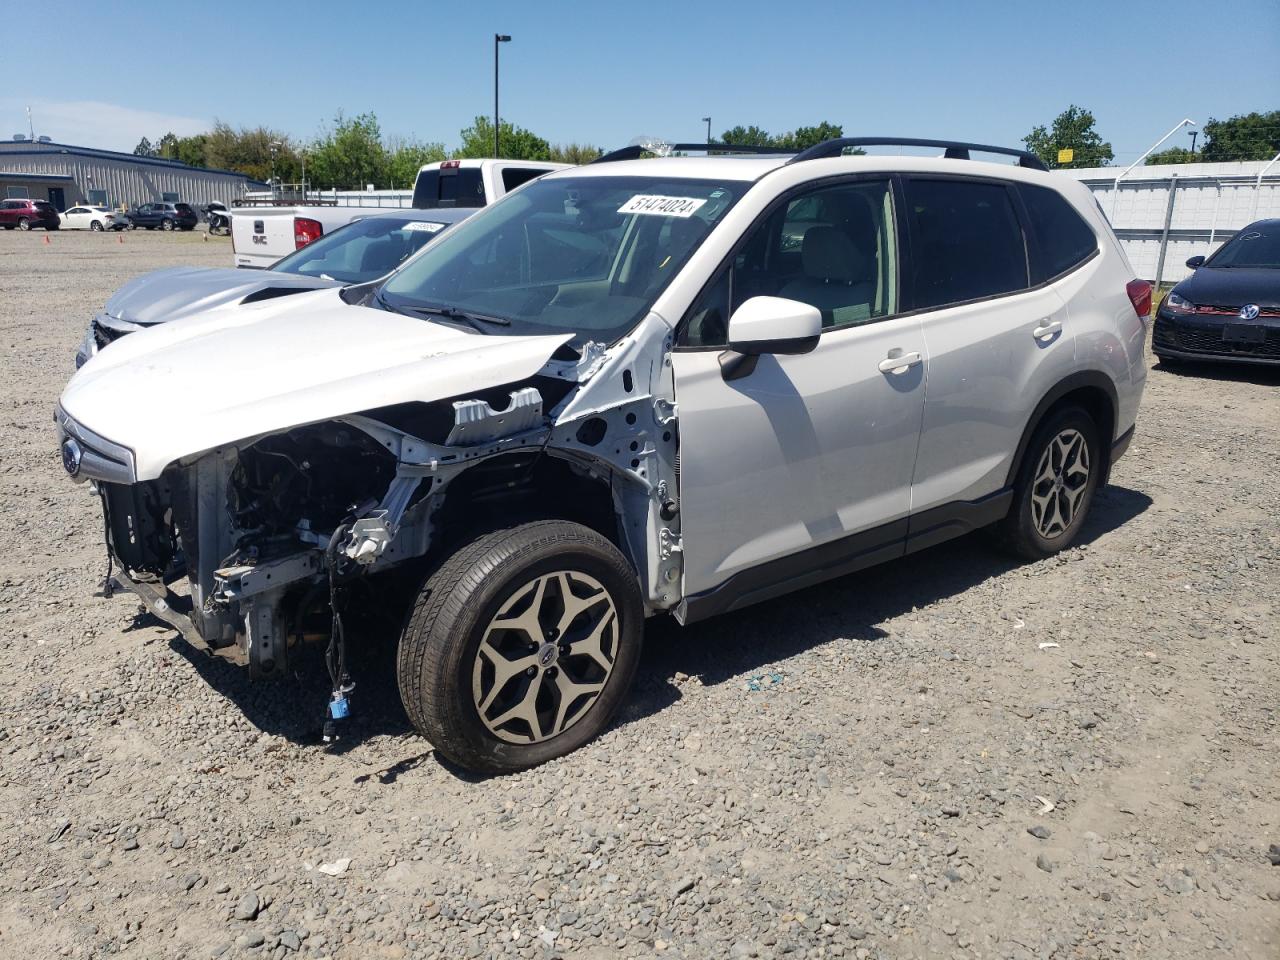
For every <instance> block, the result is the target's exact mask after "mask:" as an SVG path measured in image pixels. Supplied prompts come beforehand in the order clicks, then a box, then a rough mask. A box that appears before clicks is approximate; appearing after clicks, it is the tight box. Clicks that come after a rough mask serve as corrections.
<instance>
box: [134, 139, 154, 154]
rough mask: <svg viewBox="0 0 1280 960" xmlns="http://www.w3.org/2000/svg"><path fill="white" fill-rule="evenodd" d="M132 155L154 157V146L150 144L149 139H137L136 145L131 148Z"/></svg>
mask: <svg viewBox="0 0 1280 960" xmlns="http://www.w3.org/2000/svg"><path fill="white" fill-rule="evenodd" d="M133 155H134V156H135V157H154V156H155V155H156V148H155V147H153V146H152V145H151V141H150V140H148V139H147V138H146V137H143V138H142V139H141V140H139V141H138V145H137V146H136V147H134V148H133Z"/></svg>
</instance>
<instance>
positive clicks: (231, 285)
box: [76, 209, 475, 369]
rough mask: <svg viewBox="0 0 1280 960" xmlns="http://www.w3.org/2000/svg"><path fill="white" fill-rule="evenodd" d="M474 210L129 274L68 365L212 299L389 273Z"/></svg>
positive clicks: (281, 292) (419, 214) (225, 300)
mask: <svg viewBox="0 0 1280 960" xmlns="http://www.w3.org/2000/svg"><path fill="white" fill-rule="evenodd" d="M474 212H475V211H474V210H469V209H459V210H447V209H446V210H397V211H395V212H393V213H385V214H379V215H378V216H373V217H366V218H364V219H362V220H356V221H353V222H352V223H349V224H347V225H346V226H344V227H342V228H341V229H338V230H335V231H334V232H333V233H330V234H328V235H327V236H324V237H321V238H320V239H319V240H316V241H315V242H314V243H309V244H307V246H305V247H303V248H302V249H301V250H299V251H297V252H296V253H293V254H290V255H289V256H287V257H285V258H284V259H282V260H280V261H278V262H277V263H275V264H274V265H273V266H272V267H271V268H270V269H268V270H266V271H262V272H257V271H254V272H249V271H245V270H236V269H233V268H227V269H225V270H222V269H216V268H211V267H168V268H166V269H164V270H156V271H154V272H152V273H148V274H144V275H143V276H141V277H138V278H137V279H136V280H130V281H129V282H128V283H126V284H125V285H124V286H123V287H121V288H120V289H119V290H117V291H116V292H115V293H114V294H112V296H111V299H110V300H108V301H107V305H106V306H105V307H104V308H103V309H102V312H101V313H99V314H98V315H97V316H95V317H94V318H93V320H92V321H90V323H89V329H88V330H87V331H86V332H85V335H84V339H83V340H82V341H81V342H80V346H79V348H78V349H77V350H76V368H77V369H79V368H80V367H82V366H84V365H85V363H87V362H88V360H89V358H90V357H92V356H93V355H94V354H96V353H97V352H98V351H99V350H101V349H102V348H103V347H105V346H107V345H108V344H110V343H112V342H113V341H115V340H118V339H119V338H120V337H122V336H124V335H125V334H127V333H134V332H136V331H138V330H143V329H145V328H147V327H152V326H155V325H156V324H158V323H166V322H168V321H171V320H180V319H182V318H183V317H186V316H191V315H193V314H197V313H203V312H205V311H207V310H211V309H214V308H218V307H226V306H234V305H237V304H245V303H254V302H255V301H259V300H267V299H270V298H272V297H281V296H286V295H288V294H290V293H299V292H301V291H303V290H318V289H320V288H322V287H342V286H346V285H348V284H352V283H366V282H368V281H370V280H376V279H378V278H379V277H382V276H385V275H386V274H388V273H390V272H391V271H392V270H394V269H395V268H396V267H398V266H399V265H400V264H402V263H404V261H405V260H407V259H408V258H409V257H411V256H413V255H414V254H415V253H417V252H418V251H419V250H421V249H422V248H423V247H424V246H426V245H427V243H428V242H429V241H430V240H432V239H433V238H435V237H437V236H439V235H440V234H441V233H442V232H444V231H445V230H446V229H448V228H449V227H450V226H451V225H453V224H454V223H457V222H458V221H459V220H463V219H465V218H466V217H468V216H469V215H470V214H472V213H474Z"/></svg>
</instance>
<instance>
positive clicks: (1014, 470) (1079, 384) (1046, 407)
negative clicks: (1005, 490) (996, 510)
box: [1005, 370, 1120, 487]
mask: <svg viewBox="0 0 1280 960" xmlns="http://www.w3.org/2000/svg"><path fill="white" fill-rule="evenodd" d="M1086 388H1088V389H1096V390H1101V391H1102V392H1103V393H1104V394H1105V395H1106V397H1107V401H1108V402H1109V403H1110V404H1111V423H1112V430H1113V431H1114V428H1115V422H1116V419H1117V417H1118V416H1119V412H1120V399H1119V396H1118V395H1117V393H1116V385H1115V384H1114V383H1113V382H1112V380H1111V378H1110V377H1109V376H1107V375H1106V374H1105V373H1103V372H1102V371H1100V370H1080V371H1077V372H1076V373H1073V374H1070V375H1069V376H1066V377H1063V378H1062V379H1061V380H1059V381H1058V382H1057V383H1056V384H1055V385H1054V386H1053V388H1052V389H1051V390H1050V391H1049V392H1048V393H1046V394H1045V395H1044V396H1043V397H1042V398H1041V399H1040V402H1039V403H1038V404H1036V408H1035V411H1034V412H1032V414H1031V417H1030V419H1028V420H1027V424H1026V426H1025V427H1023V429H1022V437H1021V439H1019V440H1018V447H1017V449H1016V450H1015V451H1014V455H1013V461H1012V462H1011V463H1010V464H1009V473H1008V476H1006V477H1005V485H1006V486H1010V487H1012V486H1013V484H1014V481H1015V480H1016V479H1017V477H1018V471H1019V470H1021V469H1022V460H1023V457H1025V456H1026V453H1027V447H1028V446H1029V445H1030V444H1031V438H1032V436H1033V435H1034V434H1035V432H1036V429H1037V428H1038V427H1039V426H1040V424H1041V422H1042V421H1043V420H1044V418H1045V415H1046V414H1047V413H1048V412H1049V411H1050V410H1052V409H1053V407H1054V406H1055V405H1056V404H1057V403H1058V402H1059V401H1060V400H1062V398H1063V397H1065V396H1067V395H1068V394H1071V393H1075V392H1076V391H1077V390H1082V389H1086ZM1098 426H1099V428H1101V427H1102V426H1103V425H1102V424H1098ZM1099 441H1100V446H1101V447H1102V449H1103V450H1104V451H1106V456H1107V463H1106V464H1105V465H1104V468H1103V472H1102V476H1101V477H1100V478H1099V482H1098V485H1099V486H1103V485H1104V484H1105V483H1106V482H1107V474H1108V472H1109V471H1110V469H1111V460H1112V459H1115V458H1114V457H1113V456H1112V455H1111V450H1112V443H1113V441H1114V436H1110V437H1100V438H1099Z"/></svg>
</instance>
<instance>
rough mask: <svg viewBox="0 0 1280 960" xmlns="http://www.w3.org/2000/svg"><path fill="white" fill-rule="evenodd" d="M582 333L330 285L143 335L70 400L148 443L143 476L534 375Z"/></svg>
mask: <svg viewBox="0 0 1280 960" xmlns="http://www.w3.org/2000/svg"><path fill="white" fill-rule="evenodd" d="M570 339H572V338H571V336H570V335H569V334H556V335H552V336H533V337H513V336H499V335H486V334H479V333H471V332H469V331H466V330H460V329H455V328H453V327H449V326H445V325H442V324H439V323H432V322H429V321H427V320H421V319H418V318H416V317H408V316H404V315H402V314H398V313H390V312H388V311H386V310H380V309H374V308H369V307H353V306H350V305H348V304H347V303H344V302H343V300H342V299H341V297H340V296H339V291H338V290H316V291H312V292H307V293H300V294H297V295H295V296H290V297H284V298H282V299H276V300H266V301H262V302H259V303H254V304H249V305H247V306H240V307H235V308H233V309H228V310H215V311H211V312H206V313H204V314H201V315H198V316H193V317H189V318H187V319H185V320H181V321H179V322H177V323H166V324H163V325H161V326H157V327H152V328H150V329H147V330H143V331H140V332H139V333H135V334H131V335H130V336H128V337H124V338H123V339H121V340H118V341H116V342H115V343H114V344H112V345H111V349H110V350H104V351H102V352H101V353H99V354H98V355H97V356H95V357H94V358H93V359H92V360H90V361H89V362H88V363H86V364H85V365H84V366H83V367H82V368H81V369H80V370H79V371H78V372H77V373H76V375H75V376H74V377H72V378H71V382H70V383H68V384H67V387H66V389H65V390H64V391H63V393H62V399H61V401H60V402H61V405H62V408H63V410H65V411H66V413H67V414H68V415H70V416H71V417H72V418H73V419H75V420H76V421H77V422H79V423H80V424H81V425H83V426H85V427H87V428H88V429H89V430H91V431H93V432H94V433H96V434H98V435H99V436H102V437H105V438H106V439H108V440H111V441H113V442H114V443H118V444H122V445H123V446H126V447H128V448H129V449H131V450H132V451H133V453H134V461H135V464H136V468H137V479H139V480H150V479H154V478H155V477H158V476H159V475H160V473H161V471H163V470H164V468H165V467H166V466H167V465H168V464H170V463H172V462H173V461H174V460H177V459H180V458H182V457H187V456H191V455H193V454H196V453H202V452H204V451H206V450H210V449H213V448H214V447H217V446H221V445H223V444H229V443H235V442H237V441H241V440H245V439H248V438H250V437H256V436H259V435H261V434H265V433H271V432H274V431H278V430H284V429H288V428H291V427H296V426H301V425H303V424H307V423H315V422H317V421H321V420H329V419H332V418H334V417H339V416H343V415H345V414H352V413H359V412H360V411H363V410H369V409H372V408H374V407H383V406H387V405H389V404H395V403H407V402H412V401H420V402H430V401H433V400H440V399H443V398H445V397H451V396H458V395H465V394H467V393H469V392H471V391H479V390H485V389H487V388H490V387H498V386H502V385H504V384H508V383H514V382H516V381H519V380H522V379H525V378H526V377H530V376H532V375H533V374H535V373H537V372H538V370H539V369H541V368H542V367H543V365H545V364H546V362H547V361H548V360H550V359H551V355H552V354H553V353H555V351H556V350H557V349H558V348H559V347H560V346H561V345H562V344H564V343H567V342H568V341H569V340H570Z"/></svg>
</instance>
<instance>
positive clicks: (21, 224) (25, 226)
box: [18, 217, 31, 230]
mask: <svg viewBox="0 0 1280 960" xmlns="http://www.w3.org/2000/svg"><path fill="white" fill-rule="evenodd" d="M18 229H19V230H30V229H31V221H30V220H28V219H27V218H26V217H23V218H22V219H21V220H19V221H18Z"/></svg>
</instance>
